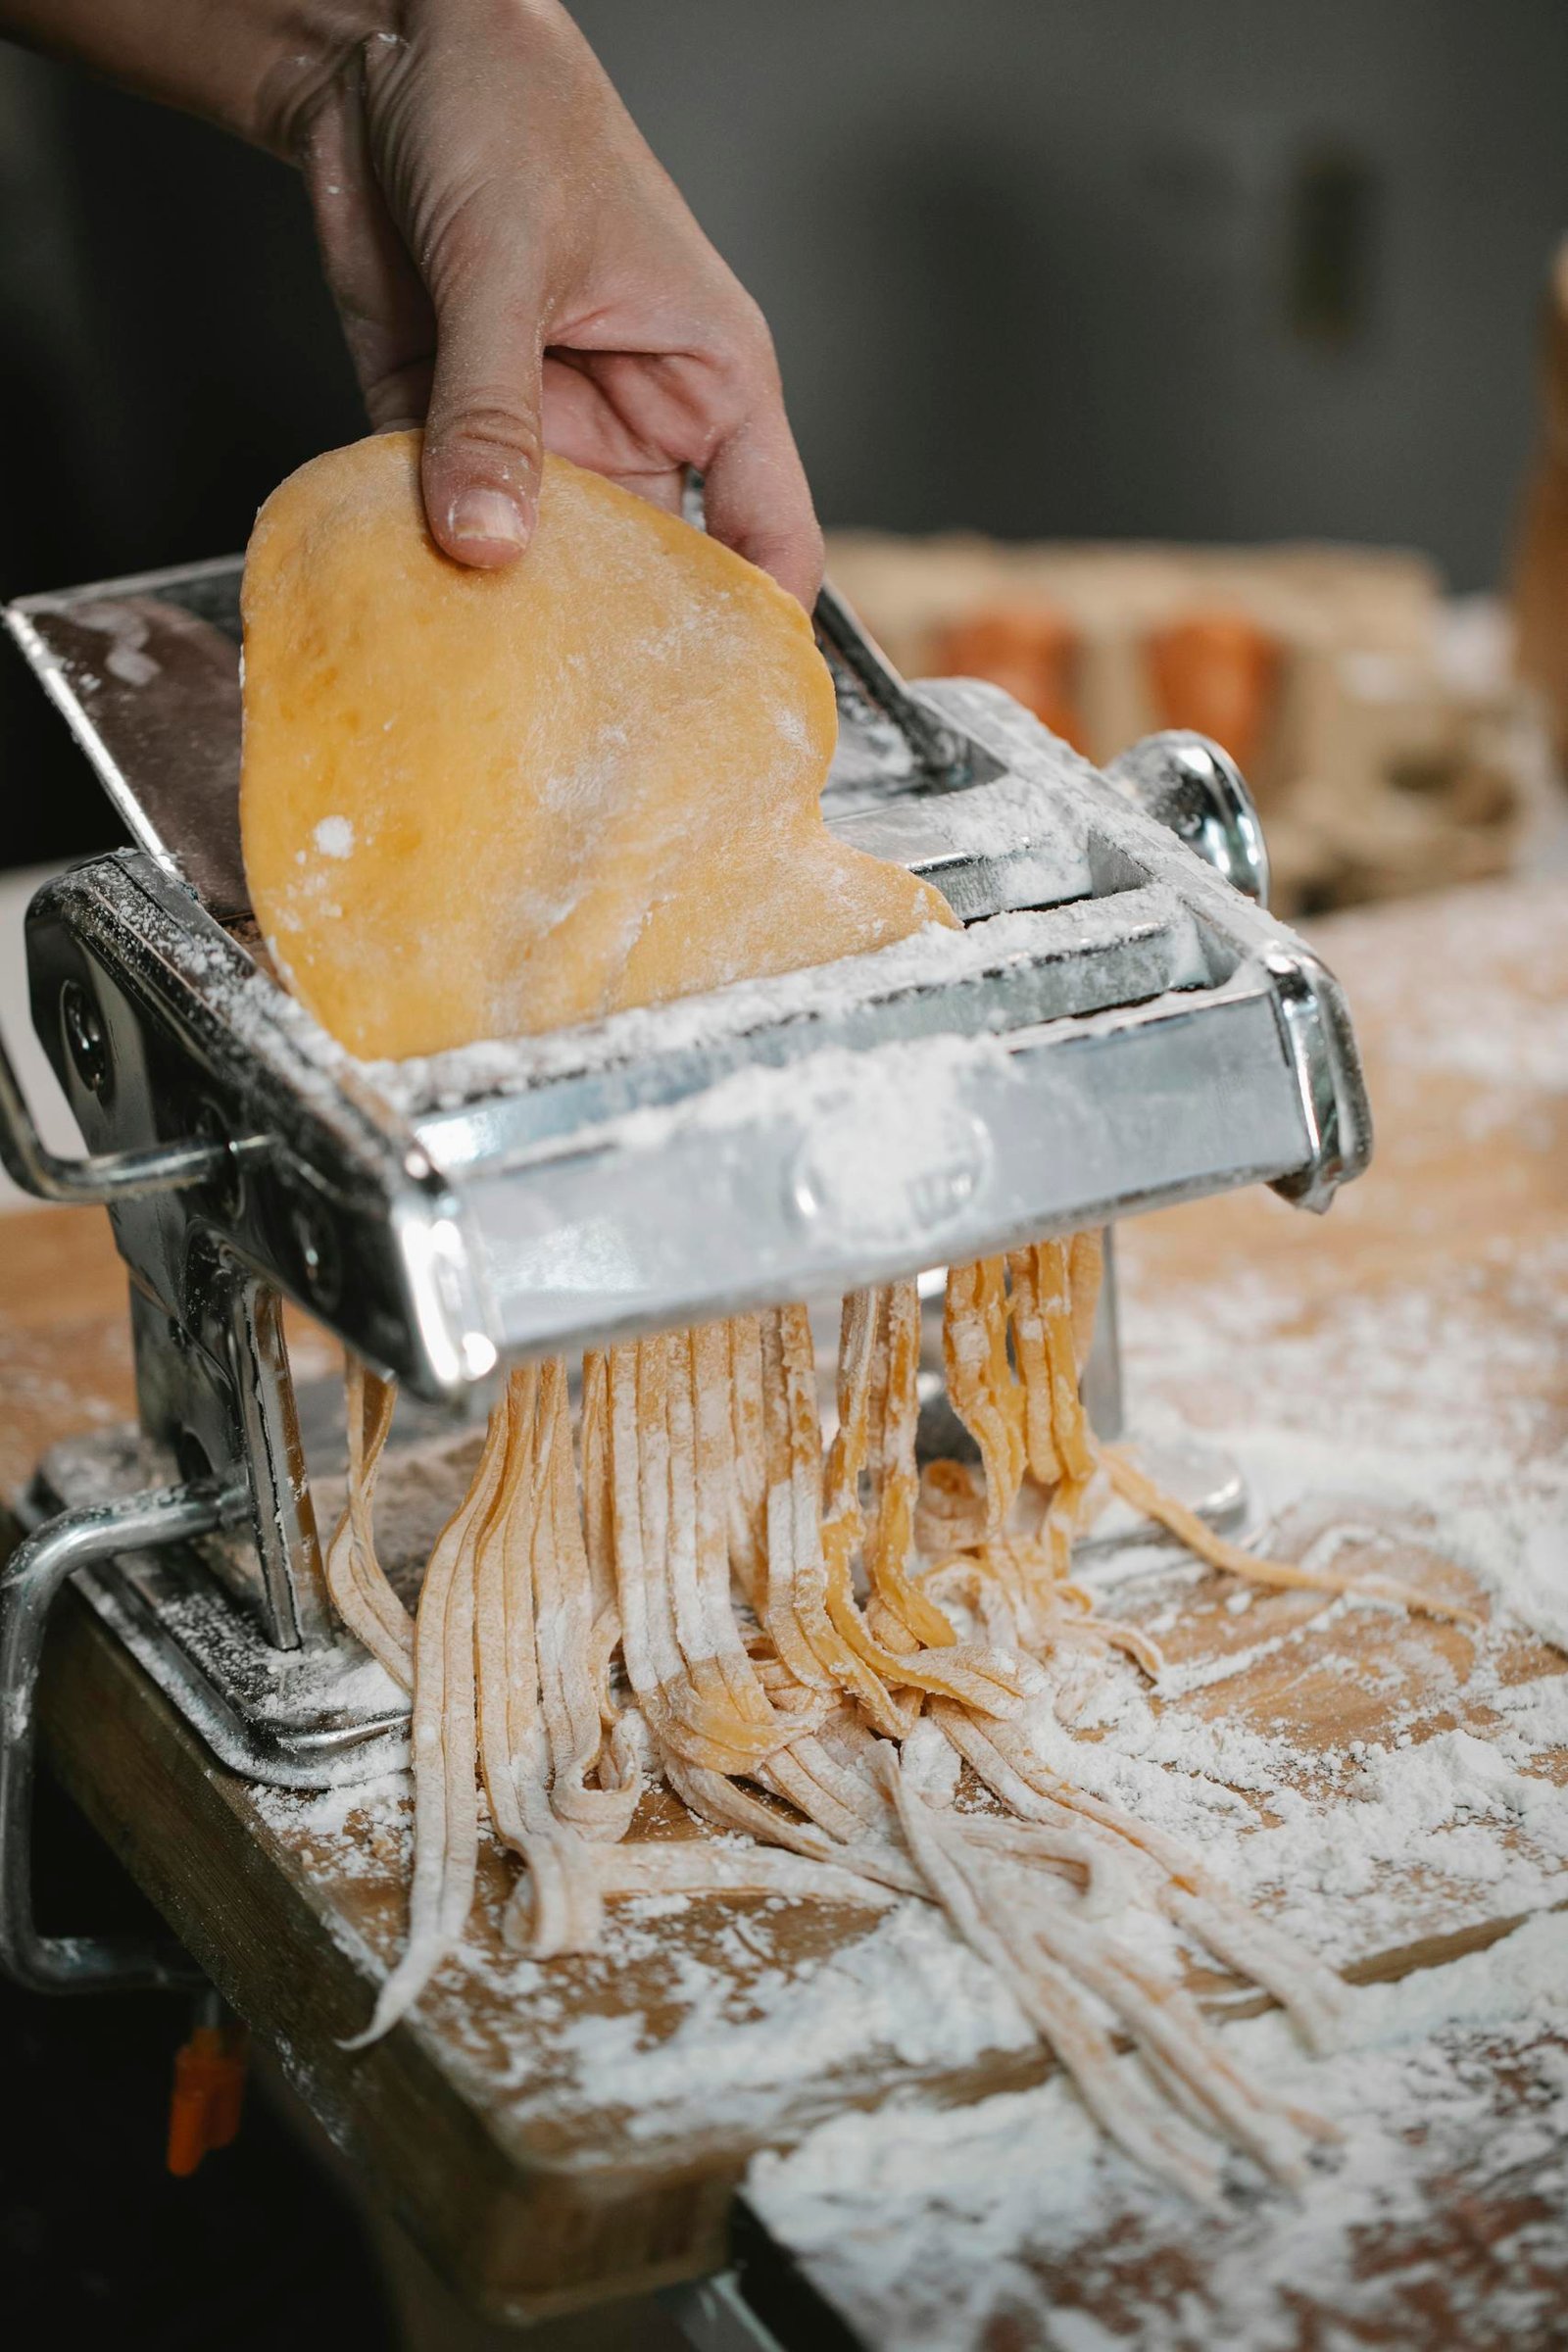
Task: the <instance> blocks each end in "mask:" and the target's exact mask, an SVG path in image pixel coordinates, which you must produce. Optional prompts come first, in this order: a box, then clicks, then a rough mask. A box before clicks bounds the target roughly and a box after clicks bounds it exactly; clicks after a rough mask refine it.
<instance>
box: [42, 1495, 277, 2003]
mask: <svg viewBox="0 0 1568 2352" xmlns="http://www.w3.org/2000/svg"><path fill="white" fill-rule="evenodd" d="M245 1509H246V1498H245V1497H244V1496H243V1495H236V1494H232V1493H225V1492H223V1491H221V1490H220V1489H219V1488H217V1487H215V1486H211V1485H192V1486H182V1487H161V1488H158V1489H157V1490H155V1491H154V1492H153V1493H151V1494H145V1495H131V1496H129V1497H128V1498H127V1499H126V1500H125V1501H123V1502H109V1503H98V1504H94V1505H91V1506H90V1507H87V1508H83V1509H80V1510H73V1511H63V1512H62V1513H61V1514H60V1516H59V1518H58V1519H51V1520H50V1521H49V1522H48V1523H47V1525H46V1526H43V1527H40V1528H39V1529H38V1531H37V1533H36V1534H35V1535H32V1536H29V1537H28V1538H27V1540H26V1541H25V1543H24V1544H20V1545H19V1546H18V1548H17V1550H16V1551H14V1552H13V1553H12V1555H11V1558H10V1560H9V1561H8V1562H7V1563H6V1566H5V1567H4V1569H0V1968H3V1969H4V1970H5V1972H6V1974H7V1975H8V1976H10V1977H12V1978H14V1979H15V1981H16V1982H17V1983H18V1984H19V1985H25V1986H26V1987H27V1988H28V1989H29V1990H30V1991H33V1992H133V1991H166V1990H170V1989H172V1988H184V1987H188V1986H192V1985H202V1984H203V1983H204V1982H205V1979H204V1978H203V1976H202V1974H201V1971H200V1970H199V1969H198V1968H197V1967H196V1965H195V1963H194V1962H193V1961H192V1960H191V1959H190V1958H189V1957H188V1956H187V1955H186V1954H185V1953H184V1952H183V1951H182V1950H181V1949H180V1947H179V1946H178V1945H177V1944H175V1943H168V1944H163V1943H154V1942H150V1941H146V1940H140V1939H132V1938H129V1937H126V1938H122V1939H120V1940H118V1941H110V1940H107V1939H105V1938H103V1937H98V1936H40V1935H39V1933H38V1931H37V1928H36V1927H35V1925H34V1924H33V1915H32V1784H33V1773H34V1769H35V1766H36V1761H37V1724H36V1719H35V1709H34V1701H35V1699H36V1696H37V1687H38V1667H39V1663H40V1661H41V1659H42V1656H43V1642H44V1634H45V1631H46V1629H47V1627H48V1623H49V1612H50V1610H51V1608H52V1607H53V1606H54V1603H55V1600H56V1599H57V1597H58V1596H59V1593H60V1591H61V1589H62V1587H63V1586H64V1585H65V1584H66V1583H67V1582H68V1581H69V1579H70V1578H71V1577H73V1575H74V1574H75V1572H76V1570H77V1569H78V1568H85V1567H86V1566H88V1565H89V1564H90V1563H91V1562H92V1561H94V1560H102V1559H106V1558H109V1557H110V1556H112V1555H113V1554H114V1553H116V1552H122V1551H148V1550H152V1549H155V1548H157V1547H158V1546H160V1545H163V1544H177V1543H179V1542H180V1541H182V1540H183V1539H186V1538H189V1537H192V1536H205V1535H210V1534H211V1533H212V1532H213V1530H214V1529H215V1528H219V1527H224V1526H227V1525H229V1524H231V1523H232V1522H233V1521H234V1520H236V1519H238V1518H239V1517H240V1516H242V1514H243V1513H244V1511H245Z"/></svg>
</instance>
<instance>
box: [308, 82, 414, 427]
mask: <svg viewBox="0 0 1568 2352" xmlns="http://www.w3.org/2000/svg"><path fill="white" fill-rule="evenodd" d="M301 160H302V165H303V170H304V176H305V183H306V187H307V190H308V192H309V195H310V200H311V207H312V211H313V212H314V214H315V218H316V233H317V239H318V241H319V245H320V249H321V267H322V271H323V274H324V275H325V278H326V282H327V284H328V286H329V287H330V289H331V292H332V297H333V300H334V301H335V302H336V304H337V308H338V316H339V318H340V319H341V320H342V323H343V338H344V341H345V342H346V343H347V345H348V348H349V357H350V359H351V360H352V361H353V363H354V371H355V373H356V375H357V376H358V377H359V381H360V389H361V391H362V392H363V393H364V395H365V405H366V409H367V411H368V415H369V418H370V422H371V424H372V425H373V426H374V427H375V429H376V431H377V432H385V431H387V430H388V429H389V428H390V427H391V426H393V425H398V424H409V423H417V422H418V421H419V420H420V419H421V418H422V417H423V416H424V412H425V407H426V404H427V402H428V400H429V396H430V362H431V354H432V352H433V351H434V348H435V313H434V312H433V310H432V309H431V306H430V298H429V296H428V294H427V293H426V292H425V290H424V286H423V284H422V283H421V281H420V278H419V274H418V271H417V270H416V269H415V267H414V264H413V262H412V260H411V259H410V257H409V251H408V247H407V246H406V245H405V243H404V241H403V238H402V236H401V235H400V234H399V231H398V229H397V226H396V224H395V222H394V221H393V219H392V216H391V213H390V212H389V211H388V209H387V205H386V200H385V198H384V197H383V196H382V193H381V190H380V186H379V184H378V182H377V180H376V176H375V173H374V171H373V170H372V168H371V162H370V157H369V152H368V142H367V135H366V124H365V105H364V98H363V94H362V89H361V85H360V81H359V77H358V74H357V73H354V72H353V71H352V69H351V70H350V71H348V72H346V73H345V74H344V75H343V76H342V77H341V78H340V80H339V81H338V82H337V83H336V84H335V85H334V86H333V88H332V89H331V90H330V91H329V92H328V93H327V95H326V97H325V98H324V100H323V102H322V104H321V105H320V106H319V108H318V109H317V111H316V113H315V115H314V116H313V117H312V120H311V123H310V127H309V130H308V132H307V135H306V140H305V146H304V153H303V156H302V159H301Z"/></svg>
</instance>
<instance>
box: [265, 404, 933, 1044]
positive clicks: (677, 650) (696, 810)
mask: <svg viewBox="0 0 1568 2352" xmlns="http://www.w3.org/2000/svg"><path fill="white" fill-rule="evenodd" d="M418 456H419V445H418V437H417V434H414V433H384V434H381V435H379V436H377V437H376V438H374V439H371V440H367V441H360V442H356V443H355V444H354V445H353V446H352V447H351V448H348V449H340V450H334V451H332V452H331V453H330V454H329V455H327V456H325V457H322V458H318V459H316V460H314V461H313V462H312V463H311V464H310V465H309V466H303V467H302V468H301V469H300V471H299V472H298V473H296V474H293V475H291V476H290V478H289V479H288V480H287V481H286V482H284V483H283V484H282V486H281V487H280V488H279V489H278V490H276V491H274V493H273V495H272V496H271V497H270V499H269V500H268V502H267V504H266V506H265V507H264V508H263V509H262V512H261V515H260V516H259V518H258V520H257V524H256V529H255V532H254V534H253V536H252V539H251V543H250V549H249V553H248V555H247V558H246V564H245V595H244V611H245V754H244V771H243V783H242V789H241V824H242V830H243V837H244V849H245V868H246V873H247V875H248V877H249V881H250V888H251V898H252V904H253V906H254V908H255V912H256V916H257V919H258V921H259V922H260V924H261V927H262V931H263V933H264V935H265V936H266V939H267V942H268V945H269V947H270V949H271V951H272V953H273V955H274V956H275V957H276V959H277V961H278V963H279V965H280V967H281V968H282V970H283V972H284V973H285V975H286V977H287V979H288V981H289V984H290V986H291V987H292V988H293V989H294V991H295V993H296V994H297V995H298V996H300V997H301V998H302V999H303V1000H304V1002H305V1003H306V1005H309V1007H310V1009H311V1010H312V1012H314V1013H315V1014H316V1016H317V1018H318V1019H319V1021H320V1022H321V1023H322V1024H323V1025H324V1027H326V1028H327V1029H329V1030H330V1031H331V1033H332V1035H333V1036H334V1037H337V1038H339V1039H341V1041H342V1042H343V1044H345V1045H346V1046H348V1047H350V1048H351V1049H352V1050H353V1051H354V1052H355V1053H357V1054H364V1055H368V1056H388V1057H398V1056H402V1055H405V1054H426V1053H432V1052H436V1051H439V1050H440V1049H442V1048H444V1047H448V1046H456V1045H464V1044H467V1043H468V1042H469V1041H470V1040H472V1039H474V1038H480V1037H509V1036H517V1035H521V1034H524V1033H526V1032H531V1031H538V1030H544V1029H553V1028H557V1027H560V1026H563V1025H564V1024H566V1023H568V1022H572V1021H580V1020H586V1019H592V1018H594V1017H596V1016H597V1015H599V1014H601V1013H606V1012H612V1011H615V1010H618V1009H620V1008H621V1007H623V1006H626V1005H651V1004H658V1003H661V1002H662V1001H663V1000H665V999H667V998H670V997H676V996H684V995H688V994H691V993H694V992H697V991H700V990H704V989H709V988H715V987H718V986H721V985H722V984H723V983H724V982H726V981H729V980H736V979H741V978H748V979H749V978H754V977H758V976H760V975H765V974H768V973H773V972H782V971H792V970H798V969H801V968H802V967H804V966H806V965H809V964H816V963H825V962H828V961H830V960H832V958H833V957H835V956H846V955H852V954H856V953H858V952H859V951H861V950H863V949H868V948H875V947H880V946H882V945H884V944H885V943H886V942H888V941H890V940H894V939H900V938H903V937H905V936H906V935H907V934H908V933H909V932H911V931H915V930H917V929H919V928H920V927H921V925H922V924H925V923H928V922H951V921H952V920H953V917H952V916H951V914H950V913H949V910H948V908H947V906H946V904H945V902H944V901H943V900H942V899H941V898H940V897H939V896H938V895H937V893H936V892H935V891H933V890H931V889H930V888H929V887H928V886H927V885H926V884H924V883H921V882H918V881H916V880H915V879H914V878H913V877H912V876H911V875H909V874H907V873H905V872H904V871H903V869H902V868H900V867H897V866H889V865H884V864H881V863H880V862H878V861H877V860H876V859H873V858H866V857H863V856H861V855H860V854H859V853H858V852H857V851H854V850H850V849H846V848H844V847H843V846H842V845H841V844H840V843H838V842H836V841H835V840H834V839H833V837H832V836H831V835H830V834H829V833H828V832H827V830H826V828H825V827H824V825H823V824H822V821H821V816H820V813H819V809H818V801H819V798H820V794H821V789H822V783H823V779H824V778H825V776H826V773H827V768H828V762H829V760H830V759H831V757H832V751H833V743H834V732H835V724H836V714H835V710H834V702H833V689H832V682H831V680H830V679H829V676H828V673H827V670H826V667H825V665H824V664H823V662H822V660H821V657H820V656H819V655H818V653H817V651H816V648H815V645H814V643H813V641H812V637H811V631H810V627H809V622H808V620H807V617H806V614H805V613H804V612H803V611H802V610H801V608H800V606H799V605H798V604H796V603H795V601H794V599H793V598H791V597H789V596H786V595H785V593H784V591H783V590H782V589H781V588H779V587H777V586H776V585H775V584H774V582H773V581H772V580H770V579H769V578H767V576H766V575H765V573H763V572H760V571H759V570H757V569H756V567H755V566H754V565H753V564H748V563H746V562H745V561H744V559H743V558H742V557H740V556H737V555H735V554H733V553H732V552H731V551H730V550H729V549H728V548H726V547H722V546H720V545H719V544H718V542H717V541H716V540H713V539H709V538H706V537H705V536H704V535H703V533H701V532H700V531H696V530H693V529H691V528H690V527H689V526H688V525H687V524H686V523H683V522H680V521H677V520H676V519H675V518H674V517H673V516H671V515H664V514H662V513H661V512H660V511H659V510H658V509H657V508H655V507H651V506H649V505H648V504H647V502H646V501H645V500H643V499H639V498H635V497H633V496H631V495H630V494H629V493H628V492H626V491H624V490H618V489H616V488H614V487H613V485H612V484H611V483H609V482H606V481H604V480H602V479H601V478H600V476H599V475H597V474H593V473H586V472H583V471H582V470H580V469H579V468H578V467H577V466H569V465H567V464H565V462H564V460H562V459H559V458H549V459H547V460H546V461H545V474H544V490H543V495H542V497H541V500H540V508H539V528H538V531H537V534H536V536H535V538H534V541H533V544H532V546H531V547H530V549H529V551H528V553H527V555H526V556H525V557H524V558H523V559H522V561H521V562H520V563H518V564H515V565H514V566H512V567H511V568H510V569H509V570H506V571H501V572H481V571H470V570H466V569H464V568H463V567H462V566H461V565H459V564H453V563H451V562H449V561H448V559H447V558H446V557H445V556H443V555H441V554H440V553H439V552H438V550H437V549H436V547H435V545H434V543H433V541H432V540H431V539H430V536H429V534H428V532H427V531H426V529H425V526H424V518H423V513H422V510H421V508H420V504H419V486H418Z"/></svg>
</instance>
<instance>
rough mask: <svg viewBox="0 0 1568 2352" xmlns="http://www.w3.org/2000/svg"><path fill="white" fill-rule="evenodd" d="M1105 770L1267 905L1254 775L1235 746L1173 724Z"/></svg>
mask: <svg viewBox="0 0 1568 2352" xmlns="http://www.w3.org/2000/svg"><path fill="white" fill-rule="evenodd" d="M1105 773H1106V775H1107V776H1108V777H1109V779H1110V781H1111V783H1112V784H1114V785H1115V786H1116V787H1117V789H1118V791H1121V792H1124V793H1126V795H1127V797H1128V799H1129V800H1133V801H1136V802H1137V803H1138V805H1139V806H1140V808H1142V809H1147V810H1148V812H1149V814H1150V815H1151V816H1152V817H1156V818H1157V819H1158V821H1159V822H1160V824H1162V825H1168V826H1169V827H1170V830H1171V831H1172V832H1173V833H1174V834H1175V835H1176V838H1177V839H1178V841H1185V842H1186V844H1187V846H1188V848H1189V849H1190V850H1196V851H1197V852H1198V855H1199V856H1200V858H1206V860H1207V862H1208V863H1209V864H1210V865H1211V866H1212V867H1213V868H1214V871H1215V872H1216V873H1217V874H1218V875H1220V876H1221V878H1222V879H1223V880H1224V881H1226V882H1229V883H1231V884H1233V885H1234V887H1235V888H1236V889H1237V890H1239V891H1240V892H1241V893H1242V895H1243V897H1244V898H1249V899H1251V900H1252V901H1253V903H1254V904H1255V905H1256V906H1259V907H1266V906H1267V905H1268V880H1269V876H1268V850H1267V848H1266V847H1265V845H1264V841H1263V828H1262V825H1261V824H1260V823H1259V822H1258V815H1257V806H1256V803H1255V802H1254V801H1253V799H1252V796H1251V794H1250V792H1249V790H1248V788H1247V779H1246V777H1245V776H1244V775H1243V774H1242V771H1241V769H1240V768H1239V767H1238V766H1237V764H1236V762H1235V760H1233V759H1232V758H1231V756H1230V754H1229V752H1227V751H1224V750H1222V748H1221V747H1220V745H1219V744H1217V743H1214V742H1211V741H1210V739H1209V737H1208V736H1206V735H1195V734H1194V733H1193V731H1192V730H1191V728H1189V727H1166V728H1164V729H1163V730H1162V731H1161V732H1160V733H1159V734H1157V735H1146V736H1144V738H1143V740H1142V741H1141V742H1139V743H1135V744H1133V745H1132V746H1131V748H1130V749H1129V750H1127V751H1125V752H1123V753H1122V755H1121V757H1120V759H1118V760H1112V761H1111V763H1110V765H1109V767H1107V768H1106V770H1105Z"/></svg>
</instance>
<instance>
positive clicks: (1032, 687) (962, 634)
mask: <svg viewBox="0 0 1568 2352" xmlns="http://www.w3.org/2000/svg"><path fill="white" fill-rule="evenodd" d="M1082 650H1083V641H1082V639H1081V637H1080V635H1079V633H1078V630H1077V629H1076V628H1075V627H1074V626H1073V623H1072V622H1071V621H1070V620H1069V619H1068V618H1067V616H1066V614H1065V613H1060V612H1058V611H1057V610H1056V609H1055V607H1054V606H1052V605H1038V604H1028V605H1025V604H1018V605H992V606H988V607H986V608H985V610H984V611H982V612H979V613H966V614H965V615H964V616H963V618H962V619H959V620H953V621H950V622H949V623H948V625H947V627H946V628H945V629H943V630H941V631H940V632H939V634H938V635H937V636H936V638H935V639H934V640H933V642H932V647H931V655H930V665H931V668H932V669H933V670H934V671H935V672H936V673H937V674H938V675H941V676H947V677H960V678H985V679H987V680H988V681H989V682H990V684H992V685H993V686H1004V687H1005V688H1006V691H1007V692H1008V694H1010V695H1011V696H1012V698H1013V700H1014V701H1015V702H1019V703H1022V705H1023V707H1024V709H1025V710H1026V711H1033V712H1034V714H1035V716H1036V718H1038V719H1041V720H1043V721H1044V723H1045V724H1046V725H1047V726H1048V727H1049V728H1050V729H1051V731H1052V733H1053V734H1054V735H1059V736H1060V737H1061V738H1062V741H1063V742H1064V743H1070V744H1071V745H1072V748H1073V750H1074V751H1075V752H1087V750H1088V745H1087V742H1086V741H1085V730H1084V722H1083V713H1082V711H1080V709H1079V707H1078V662H1079V657H1080V655H1081V653H1082Z"/></svg>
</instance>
